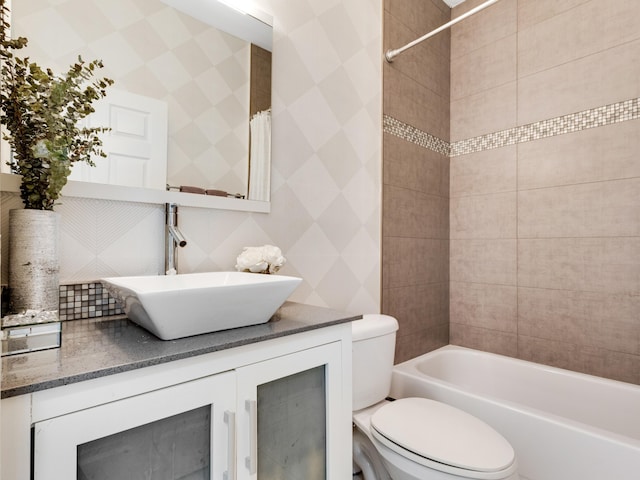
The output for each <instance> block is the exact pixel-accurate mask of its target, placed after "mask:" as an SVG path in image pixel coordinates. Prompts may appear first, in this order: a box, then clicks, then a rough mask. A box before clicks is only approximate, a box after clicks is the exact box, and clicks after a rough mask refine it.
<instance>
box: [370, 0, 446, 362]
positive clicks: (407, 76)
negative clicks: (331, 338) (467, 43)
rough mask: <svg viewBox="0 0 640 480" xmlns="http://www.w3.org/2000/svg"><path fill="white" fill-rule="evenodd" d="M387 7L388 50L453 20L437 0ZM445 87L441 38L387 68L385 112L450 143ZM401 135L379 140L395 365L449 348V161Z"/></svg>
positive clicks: (389, 1)
mask: <svg viewBox="0 0 640 480" xmlns="http://www.w3.org/2000/svg"><path fill="white" fill-rule="evenodd" d="M384 8H385V11H384V48H385V50H386V49H389V48H399V47H401V46H402V45H405V44H406V43H408V42H410V41H412V40H414V39H415V38H417V37H419V36H421V35H423V34H424V33H426V31H428V30H429V29H433V28H436V27H438V26H440V25H441V24H443V23H446V22H447V21H448V20H449V18H450V17H449V15H450V10H449V8H448V7H446V5H445V4H444V3H443V2H441V0H410V1H407V0H386V1H385V2H384ZM449 88H450V78H449V33H445V34H442V35H438V36H436V37H434V38H433V41H431V42H425V43H423V44H421V45H419V46H416V47H414V48H413V49H410V50H407V51H406V52H405V53H403V54H402V55H401V56H399V57H397V58H396V59H395V60H394V62H393V64H391V65H390V64H385V66H384V69H383V97H384V101H383V113H384V115H386V116H388V117H393V118H394V119H395V120H398V121H400V122H403V123H404V124H406V126H410V127H413V128H415V129H418V130H419V131H420V133H423V132H426V133H428V134H429V135H432V136H433V137H436V138H437V139H439V140H441V141H443V143H447V142H449ZM408 136H409V137H410V136H411V135H408ZM401 137H402V136H396V135H393V134H390V133H385V134H384V136H383V187H382V188H383V193H382V199H383V200H382V311H383V312H384V313H387V314H390V315H393V316H395V317H396V318H397V319H398V322H399V323H400V331H399V333H398V337H397V342H396V362H401V361H403V360H406V359H408V358H412V357H415V356H417V355H419V354H421V353H424V352H426V351H429V350H432V349H434V348H437V347H440V346H442V345H446V344H448V343H449V301H448V298H449V242H448V238H449V215H448V212H449V198H448V196H449V181H448V180H449V159H448V155H446V154H444V153H438V152H437V151H434V150H433V149H429V148H425V146H424V145H422V146H420V145H418V144H416V143H412V142H411V141H410V140H409V139H408V138H406V137H407V136H405V137H404V138H401ZM414 141H415V140H414ZM447 152H448V150H447Z"/></svg>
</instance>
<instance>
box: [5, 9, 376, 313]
mask: <svg viewBox="0 0 640 480" xmlns="http://www.w3.org/2000/svg"><path fill="white" fill-rule="evenodd" d="M69 1H70V0H56V1H55V2H53V3H55V4H66V3H68V2H69ZM74 1H75V3H76V5H78V4H80V6H78V8H81V7H82V5H83V4H84V3H85V1H86V0H82V1H81V0H74ZM255 3H256V5H257V7H258V8H261V9H262V10H264V11H266V12H268V13H271V14H272V15H273V17H274V19H275V20H274V23H275V25H274V56H273V108H272V110H273V144H272V148H273V172H272V204H271V213H269V214H248V213H242V212H226V211H214V210H205V209H197V208H183V209H181V210H180V228H181V230H182V231H183V233H184V235H185V237H186V238H187V241H188V242H189V243H188V245H187V246H186V247H185V248H184V249H181V250H180V252H179V261H180V268H181V269H182V271H183V272H187V271H205V270H220V269H233V267H234V265H235V257H236V256H237V254H238V253H239V252H240V251H241V249H242V247H244V246H247V245H260V244H264V243H273V244H275V245H278V246H280V247H281V248H282V249H283V252H284V254H285V256H286V257H287V260H288V261H287V264H286V265H285V267H284V268H283V270H282V271H281V272H282V273H283V274H289V275H299V276H301V277H302V278H303V280H304V281H303V283H302V285H301V286H300V287H299V288H298V290H297V291H296V292H295V293H294V295H293V296H292V299H293V300H296V301H300V302H306V303H310V304H316V305H322V306H329V307H331V308H336V309H344V310H347V311H350V312H354V313H363V312H377V311H379V308H380V278H379V277H380V273H379V272H380V258H379V257H380V185H381V155H382V153H381V135H382V131H381V124H382V102H381V92H382V83H381V68H382V56H381V55H380V52H381V51H382V31H381V30H382V20H381V12H382V4H381V0H350V1H348V2H345V1H338V0H331V1H327V0H295V1H291V0H259V1H256V2H255ZM118 4H119V5H122V7H123V12H124V11H127V12H128V13H127V14H126V15H125V14H124V13H123V14H122V15H120V16H116V17H109V18H108V19H107V20H108V21H109V22H110V23H112V24H113V25H115V26H116V27H117V28H118V29H121V30H124V29H126V27H131V28H137V27H133V25H135V24H136V22H140V21H144V22H146V24H148V25H147V26H146V27H145V28H146V29H148V28H152V29H153V30H154V31H156V32H162V28H161V27H162V25H163V22H164V16H166V15H168V14H169V13H168V12H166V11H164V10H163V9H161V8H159V7H158V5H162V4H161V3H160V2H149V1H147V0H136V1H129V2H124V1H122V0H119V1H118ZM95 6H96V7H97V8H98V9H101V6H102V2H99V1H97V2H95ZM79 11H81V10H79ZM45 13H46V14H44V15H43V17H42V19H47V18H51V17H49V16H48V15H50V14H51V11H47V12H45ZM143 19H144V20H143ZM43 21H44V20H43ZM187 30H188V29H187V28H186V27H185V30H184V31H177V32H172V34H171V35H166V34H162V35H160V36H161V38H162V39H163V41H164V42H169V43H171V42H174V43H175V44H174V45H170V46H173V47H174V48H175V47H177V46H178V45H179V44H180V43H181V42H180V41H181V40H182V36H186V35H188V33H187ZM67 35H68V32H67V33H65V35H62V37H64V38H61V40H60V41H61V42H63V43H64V45H60V46H59V47H56V48H53V49H52V51H54V52H59V51H63V52H64V55H66V57H65V56H63V57H64V58H61V61H63V62H64V61H67V60H69V56H68V55H70V54H71V53H70V51H71V50H72V49H73V47H69V46H66V47H65V45H67V44H68V45H71V44H73V41H72V40H74V39H68V38H66V37H67ZM69 35H70V34H69ZM121 38H122V33H119V35H116V36H113V37H110V38H108V39H105V40H104V41H105V42H112V41H113V42H115V43H110V45H112V48H113V45H121V43H122V42H121ZM91 41H92V42H96V43H95V44H96V45H97V44H98V40H94V39H92V40H91ZM199 45H200V46H201V47H202V44H199ZM119 48H120V47H118V49H119ZM123 48H124V47H123ZM202 48H204V47H202ZM118 49H116V48H113V52H114V54H116V53H117V54H118V55H122V57H123V58H125V59H126V60H127V62H128V63H126V65H125V67H124V68H123V69H124V70H125V72H124V73H129V72H132V71H133V70H134V67H133V65H134V64H135V62H136V61H139V58H140V57H141V55H145V53H144V51H135V50H134V51H130V50H122V51H120V50H118ZM138 50H144V49H143V48H142V46H140V47H139V49H138ZM106 60H107V59H105V61H106ZM69 61H70V60H69ZM163 61H165V60H163ZM158 62H159V63H161V61H160V60H158ZM152 67H154V65H153V64H152V62H151V61H148V62H143V64H139V66H138V67H137V68H138V69H139V71H140V72H142V73H143V77H144V75H147V76H152V75H154V71H153V68H152ZM165 68H167V67H166V63H165V66H164V67H161V69H160V70H157V71H156V74H157V73H168V72H166V70H164V69H165ZM172 68H173V67H172ZM176 68H177V72H178V73H177V76H176V77H175V78H171V79H166V80H165V83H166V86H167V88H178V89H179V88H180V87H181V86H183V81H182V80H180V79H181V76H182V74H181V73H179V72H180V71H181V70H184V69H185V68H186V67H184V66H176ZM200 78H201V79H206V81H205V82H204V85H205V86H206V85H207V82H210V81H213V77H212V76H211V75H209V76H208V77H207V76H206V75H204V76H201V77H200ZM127 80H128V81H131V83H132V84H135V83H136V81H133V80H131V79H130V77H127ZM137 81H138V82H139V81H140V80H137ZM198 86H199V88H201V90H202V91H203V92H206V89H205V88H203V84H202V83H199V84H198ZM206 94H207V95H210V91H209V93H206ZM178 96H179V95H178ZM172 101H173V102H174V104H175V105H174V106H175V107H176V108H172V110H171V115H172V117H171V119H170V122H173V123H175V125H176V126H177V129H178V131H182V130H185V129H186V130H185V132H187V131H189V129H191V128H193V129H194V131H197V129H198V128H200V127H198V125H197V124H196V125H195V126H193V127H192V126H191V124H190V115H189V112H190V111H191V110H192V108H193V106H189V105H188V104H187V103H186V102H185V101H184V100H180V99H178V100H172ZM174 112H175V114H174ZM185 148H186V147H185ZM170 155H172V156H177V157H180V158H181V159H182V160H183V161H186V160H188V159H192V157H191V156H190V155H187V154H186V153H185V152H184V149H183V148H177V147H174V148H170ZM196 156H197V155H196ZM15 203H16V198H15V196H12V195H9V194H3V195H2V218H3V232H4V231H5V230H4V216H5V210H6V205H9V204H15ZM17 203H18V204H19V201H18V202H17ZM60 211H61V213H62V215H63V217H64V218H65V220H64V222H63V227H62V230H63V232H62V235H63V237H64V239H65V240H64V241H65V243H66V244H68V247H65V248H68V249H69V250H67V252H68V253H65V254H64V261H63V275H62V280H63V282H67V283H74V282H76V281H77V280H80V279H82V280H87V281H88V280H94V279H97V278H100V276H104V275H107V274H117V275H124V274H132V273H140V274H143V273H155V272H156V271H161V269H162V263H163V241H162V233H161V230H162V225H163V209H162V207H161V206H150V205H136V204H128V203H124V202H101V201H93V200H86V199H85V200H83V199H64V204H63V205H62V206H61V207H60ZM125 217H129V218H125ZM4 237H5V236H4V235H3V238H4ZM2 252H3V256H4V254H5V252H6V250H5V248H4V246H3V250H2ZM5 264H6V262H3V265H5ZM109 272H111V273H109ZM4 278H6V277H4V276H3V279H4Z"/></svg>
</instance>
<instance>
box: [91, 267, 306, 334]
mask: <svg viewBox="0 0 640 480" xmlns="http://www.w3.org/2000/svg"><path fill="white" fill-rule="evenodd" d="M100 281H101V282H102V284H103V285H104V286H105V288H106V289H107V290H108V291H109V293H110V294H111V295H112V296H113V297H115V298H116V299H117V300H119V301H120V304H121V305H122V307H123V308H124V311H125V313H126V314H127V316H128V317H129V319H130V320H132V321H133V322H135V323H137V324H138V325H140V326H141V327H143V328H145V329H147V330H149V331H150V332H151V333H153V334H155V335H156V336H158V337H159V338H161V339H162V340H172V339H175V338H181V337H188V336H191V335H199V334H201V333H209V332H216V331H218V330H227V329H229V328H236V327H244V326H247V325H257V324H259V323H265V322H267V321H269V319H270V318H271V317H272V315H273V314H274V313H275V312H276V310H278V308H279V307H280V306H281V305H282V304H283V303H284V302H285V300H286V299H287V298H288V297H289V295H291V294H292V293H293V291H294V290H295V289H296V287H297V286H298V284H299V283H300V282H301V281H302V280H301V279H300V278H296V277H286V276H282V275H264V274H256V273H245V272H211V273H189V274H181V275H166V276H165V275H158V276H140V277H112V278H103V279H101V280H100Z"/></svg>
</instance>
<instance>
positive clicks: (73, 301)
mask: <svg viewBox="0 0 640 480" xmlns="http://www.w3.org/2000/svg"><path fill="white" fill-rule="evenodd" d="M59 298H60V304H59V307H58V314H59V316H60V320H80V319H83V318H95V317H110V316H113V315H122V314H124V311H123V310H122V308H121V307H120V305H119V304H118V303H117V302H116V299H115V298H113V297H112V296H110V295H109V293H108V292H107V291H106V290H105V289H104V287H103V286H102V284H101V283H100V282H88V283H78V284H73V285H60V297H59Z"/></svg>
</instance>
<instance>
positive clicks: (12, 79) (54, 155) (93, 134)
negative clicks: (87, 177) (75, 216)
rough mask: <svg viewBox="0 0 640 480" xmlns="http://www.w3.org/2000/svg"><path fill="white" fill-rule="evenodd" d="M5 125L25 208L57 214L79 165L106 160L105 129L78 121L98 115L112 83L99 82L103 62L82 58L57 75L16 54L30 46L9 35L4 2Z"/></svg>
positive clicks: (0, 2) (1, 82)
mask: <svg viewBox="0 0 640 480" xmlns="http://www.w3.org/2000/svg"><path fill="white" fill-rule="evenodd" d="M0 9H1V12H0V13H1V28H0V62H1V65H2V66H1V73H2V77H1V79H0V123H2V124H3V125H5V127H6V132H5V134H4V136H3V138H4V139H5V140H7V141H8V142H9V145H11V148H12V150H13V157H12V159H11V161H10V162H7V163H8V164H9V165H11V167H12V171H13V172H15V173H17V174H19V175H22V183H21V185H20V197H21V198H22V201H23V202H24V205H25V208H30V209H36V210H52V209H53V206H54V204H55V202H56V200H57V199H58V198H59V196H60V191H61V190H62V187H64V186H65V184H66V183H67V177H68V176H69V174H70V173H71V166H72V164H73V163H74V162H78V161H83V162H86V163H88V164H89V165H92V166H93V165H94V163H93V161H92V160H91V155H92V154H93V155H99V156H102V157H106V155H105V153H104V152H103V151H102V149H101V146H102V141H101V140H100V137H99V134H100V133H103V132H106V131H108V130H109V129H108V128H102V127H92V128H88V127H82V126H79V123H78V122H79V121H80V120H82V119H83V118H85V117H86V116H87V115H89V114H91V113H93V112H94V108H93V107H92V103H93V102H94V101H96V100H99V99H100V98H103V97H104V96H105V95H106V88H107V87H108V86H109V85H112V84H113V80H111V79H109V78H98V79H94V75H95V73H96V70H97V69H99V68H102V67H103V65H102V62H101V61H100V60H94V61H92V62H90V63H85V62H84V61H83V60H82V58H80V57H78V61H77V62H76V63H74V64H73V65H71V66H70V67H69V70H68V71H67V72H66V74H64V75H54V73H53V72H52V71H51V69H49V68H47V69H43V68H41V67H40V66H39V65H38V64H36V63H34V62H31V61H30V60H29V57H24V58H20V57H17V56H15V54H14V51H16V50H20V49H22V48H24V47H25V46H26V45H27V41H28V40H27V39H26V38H24V37H20V38H16V39H12V38H11V36H10V35H9V26H10V24H9V14H10V12H9V8H8V7H7V6H6V1H5V0H0Z"/></svg>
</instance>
